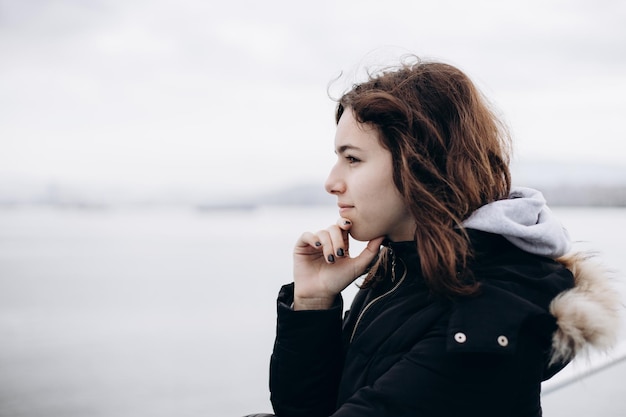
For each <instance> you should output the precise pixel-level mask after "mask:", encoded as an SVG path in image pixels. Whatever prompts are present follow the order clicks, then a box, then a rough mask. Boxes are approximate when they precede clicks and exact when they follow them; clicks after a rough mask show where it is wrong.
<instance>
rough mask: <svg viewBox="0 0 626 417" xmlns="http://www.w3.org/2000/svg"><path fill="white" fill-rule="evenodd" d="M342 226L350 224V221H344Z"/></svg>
mask: <svg viewBox="0 0 626 417" xmlns="http://www.w3.org/2000/svg"><path fill="white" fill-rule="evenodd" d="M343 224H352V222H351V221H350V220H344V222H343Z"/></svg>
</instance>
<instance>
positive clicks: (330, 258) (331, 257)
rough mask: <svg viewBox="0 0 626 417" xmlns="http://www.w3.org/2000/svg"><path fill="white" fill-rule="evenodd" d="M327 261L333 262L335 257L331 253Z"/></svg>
mask: <svg viewBox="0 0 626 417" xmlns="http://www.w3.org/2000/svg"><path fill="white" fill-rule="evenodd" d="M328 262H330V263H333V262H335V257H334V256H333V255H328Z"/></svg>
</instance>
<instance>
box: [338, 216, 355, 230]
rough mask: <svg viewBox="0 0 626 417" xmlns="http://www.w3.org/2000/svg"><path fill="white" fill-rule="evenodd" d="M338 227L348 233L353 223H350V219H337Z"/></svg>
mask: <svg viewBox="0 0 626 417" xmlns="http://www.w3.org/2000/svg"><path fill="white" fill-rule="evenodd" d="M337 226H339V228H340V229H341V230H345V231H348V230H350V228H351V227H352V222H351V221H350V219H346V218H345V217H340V218H339V219H337Z"/></svg>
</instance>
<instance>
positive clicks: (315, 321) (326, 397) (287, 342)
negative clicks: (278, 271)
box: [270, 284, 343, 417]
mask: <svg viewBox="0 0 626 417" xmlns="http://www.w3.org/2000/svg"><path fill="white" fill-rule="evenodd" d="M292 302H293V284H289V285H285V286H284V287H283V288H282V289H281V291H280V294H279V297H278V323H277V329H276V341H275V343H274V351H273V353H272V358H271V363H270V391H271V401H272V405H273V407H274V412H275V413H276V414H277V415H278V416H288V417H300V416H302V417H304V416H306V417H315V416H329V415H330V414H332V412H333V411H334V410H335V408H336V401H337V390H338V385H339V379H340V377H341V368H342V362H343V359H342V347H341V315H342V310H343V307H342V300H341V297H338V298H337V300H335V303H334V304H333V306H332V307H331V308H330V309H329V310H312V311H293V310H292V309H291V303H292Z"/></svg>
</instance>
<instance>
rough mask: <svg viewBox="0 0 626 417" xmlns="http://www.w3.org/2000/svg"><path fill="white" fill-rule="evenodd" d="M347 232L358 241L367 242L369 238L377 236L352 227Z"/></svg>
mask: <svg viewBox="0 0 626 417" xmlns="http://www.w3.org/2000/svg"><path fill="white" fill-rule="evenodd" d="M348 234H350V236H352V239H354V240H356V241H359V242H369V241H370V240H372V239H375V238H377V237H378V236H370V235H369V234H367V233H363V232H360V231H359V230H353V229H351V230H350V231H349V232H348Z"/></svg>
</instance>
